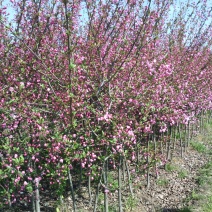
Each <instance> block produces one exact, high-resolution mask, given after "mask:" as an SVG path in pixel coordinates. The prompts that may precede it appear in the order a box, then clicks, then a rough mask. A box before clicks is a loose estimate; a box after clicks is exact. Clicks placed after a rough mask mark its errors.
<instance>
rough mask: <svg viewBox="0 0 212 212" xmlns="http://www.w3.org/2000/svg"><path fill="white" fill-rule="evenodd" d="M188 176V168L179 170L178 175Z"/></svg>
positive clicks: (180, 176)
mask: <svg viewBox="0 0 212 212" xmlns="http://www.w3.org/2000/svg"><path fill="white" fill-rule="evenodd" d="M187 176H188V172H187V171H186V170H183V169H182V170H180V171H179V172H178V177H179V178H180V179H183V178H186V177H187Z"/></svg>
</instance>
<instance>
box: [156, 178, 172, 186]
mask: <svg viewBox="0 0 212 212" xmlns="http://www.w3.org/2000/svg"><path fill="white" fill-rule="evenodd" d="M168 183H169V181H168V180H167V179H165V178H161V179H158V180H157V184H158V185H160V186H167V185H168Z"/></svg>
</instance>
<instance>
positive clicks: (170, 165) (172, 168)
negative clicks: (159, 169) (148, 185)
mask: <svg viewBox="0 0 212 212" xmlns="http://www.w3.org/2000/svg"><path fill="white" fill-rule="evenodd" d="M176 169H177V168H176V167H175V166H174V165H173V164H171V163H167V164H166V165H165V170H166V171H167V172H171V171H174V170H176Z"/></svg>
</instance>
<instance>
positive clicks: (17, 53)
mask: <svg viewBox="0 0 212 212" xmlns="http://www.w3.org/2000/svg"><path fill="white" fill-rule="evenodd" d="M209 4H210V1H207V0H205V1H194V2H193V1H190V0H188V1H186V2H185V1H184V3H182V2H181V3H180V2H177V1H171V0H148V1H144V0H136V1H135V0H98V1H90V0H86V1H81V0H69V1H68V0H63V1H58V0H29V1H26V0H11V5H12V7H13V10H14V11H15V16H14V19H13V20H12V21H11V23H10V21H9V20H10V19H9V15H8V11H7V8H6V7H5V6H1V7H0V61H1V63H0V117H1V118H0V205H1V206H2V207H14V206H15V205H18V204H19V205H20V204H21V205H22V207H24V206H25V207H32V208H33V211H36V212H38V211H40V201H41V199H40V192H41V191H42V189H44V190H45V189H51V190H52V191H53V192H54V195H56V196H57V197H58V198H59V197H62V196H63V195H64V193H65V191H66V189H67V188H68V189H70V191H71V197H72V200H73V210H76V208H77V205H76V201H75V193H76V189H75V185H74V183H75V184H76V181H75V180H74V179H75V178H76V176H78V175H79V176H78V177H79V179H80V180H79V182H78V187H80V183H81V182H82V179H84V182H86V183H87V184H88V193H89V198H90V203H91V204H93V207H94V209H93V210H94V211H96V210H97V203H98V193H99V192H100V191H101V189H103V191H104V195H105V203H104V205H105V206H104V208H105V209H104V210H105V211H108V197H107V195H108V192H110V187H109V185H108V183H107V173H108V171H109V170H110V169H112V168H114V169H116V167H117V170H118V173H119V174H118V176H119V180H118V182H119V188H118V191H119V192H118V199H119V210H120V211H122V204H121V200H122V196H121V194H122V191H121V172H122V171H125V170H127V173H128V180H129V185H130V186H129V188H130V191H131V193H132V194H133V190H132V185H131V183H130V178H131V175H130V166H131V165H132V164H136V167H137V170H143V171H144V172H146V173H147V187H148V186H149V183H150V182H149V172H150V171H151V168H153V167H154V170H155V172H156V173H157V162H159V161H161V162H162V163H165V162H166V160H168V159H170V157H171V151H173V149H174V147H175V144H176V143H177V141H178V140H179V141H180V144H181V145H180V147H181V152H182V155H183V152H184V149H185V148H186V146H187V145H188V141H189V139H190V138H191V136H192V135H193V133H194V131H198V129H199V128H198V126H202V123H203V118H201V117H203V116H201V115H205V114H208V111H210V110H211V107H212V81H211V79H212V69H211V68H212V54H211V42H212V40H211V38H212V31H211V29H212V27H211V7H210V5H209ZM0 5H1V4H0ZM205 117H206V116H205ZM192 126H193V127H192ZM184 131H185V132H186V133H185V132H184ZM183 137H184V138H185V139H184V140H183ZM164 145H165V146H164ZM153 146H154V147H153ZM165 147H166V148H165ZM141 161H142V162H141ZM83 176H84V177H85V176H86V178H83ZM85 179H86V180H85ZM92 186H93V187H97V190H96V193H95V194H94V193H92V189H91V187H92Z"/></svg>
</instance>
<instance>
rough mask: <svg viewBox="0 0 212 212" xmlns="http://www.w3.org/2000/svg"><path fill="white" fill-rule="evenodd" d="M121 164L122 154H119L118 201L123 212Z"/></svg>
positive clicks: (120, 211)
mask: <svg viewBox="0 0 212 212" xmlns="http://www.w3.org/2000/svg"><path fill="white" fill-rule="evenodd" d="M121 165H122V156H121V155H119V166H118V186H119V189H118V202H119V212H123V209H122V200H121V189H122V184H121Z"/></svg>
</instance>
